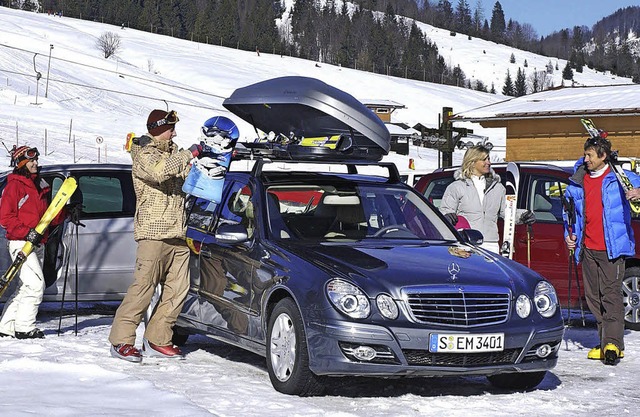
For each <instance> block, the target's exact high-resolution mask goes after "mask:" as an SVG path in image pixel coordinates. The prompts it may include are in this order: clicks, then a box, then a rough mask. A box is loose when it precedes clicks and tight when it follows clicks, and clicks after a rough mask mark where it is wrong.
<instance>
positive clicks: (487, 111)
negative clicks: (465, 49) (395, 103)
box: [454, 84, 640, 122]
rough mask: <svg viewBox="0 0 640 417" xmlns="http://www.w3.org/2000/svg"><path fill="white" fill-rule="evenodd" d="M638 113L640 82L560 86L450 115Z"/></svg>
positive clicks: (472, 117)
mask: <svg viewBox="0 0 640 417" xmlns="http://www.w3.org/2000/svg"><path fill="white" fill-rule="evenodd" d="M605 115H606V116H639V115H640V85H638V84H624V85H606V86H594V87H564V88H557V89H553V90H546V91H542V92H540V93H535V94H529V95H526V96H522V97H517V98H512V99H509V100H505V101H501V102H499V103H495V104H490V105H487V106H483V107H478V108H475V109H472V110H469V111H465V112H461V113H458V114H456V115H454V119H457V120H464V121H471V122H480V121H488V120H509V119H526V118H528V119H537V118H540V119H542V118H544V119H548V118H557V117H570V116H574V117H593V116H605Z"/></svg>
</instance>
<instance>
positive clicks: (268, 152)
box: [233, 143, 401, 182]
mask: <svg viewBox="0 0 640 417" xmlns="http://www.w3.org/2000/svg"><path fill="white" fill-rule="evenodd" d="M243 145H244V146H242V147H238V146H237V145H236V149H235V150H234V155H233V160H234V161H239V160H255V164H254V165H253V168H252V169H251V176H252V177H258V176H260V175H261V174H262V171H263V167H264V165H265V164H268V163H274V162H286V163H316V164H328V165H329V164H340V165H343V166H346V167H347V173H348V174H358V168H357V167H358V166H379V167H382V168H386V169H387V170H388V172H389V177H388V182H401V178H400V173H399V172H398V167H397V166H396V165H395V164H394V163H392V162H379V161H377V160H372V159H371V155H370V154H367V156H366V157H360V158H358V157H357V156H358V155H356V156H355V157H354V155H352V154H338V153H336V151H335V150H334V149H328V148H321V147H305V146H299V145H292V144H289V145H277V144H273V143H243Z"/></svg>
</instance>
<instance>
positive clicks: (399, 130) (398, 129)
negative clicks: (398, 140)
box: [384, 123, 420, 136]
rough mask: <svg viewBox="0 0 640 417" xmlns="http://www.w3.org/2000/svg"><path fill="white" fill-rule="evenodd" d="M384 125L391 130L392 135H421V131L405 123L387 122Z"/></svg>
mask: <svg viewBox="0 0 640 417" xmlns="http://www.w3.org/2000/svg"><path fill="white" fill-rule="evenodd" d="M384 125H385V126H386V127H387V129H388V130H389V133H390V134H391V136H413V135H415V136H420V132H418V131H417V130H415V129H413V128H411V127H409V126H407V125H405V124H396V123H385V124H384ZM405 126H406V127H405Z"/></svg>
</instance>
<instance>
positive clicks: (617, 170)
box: [580, 119, 640, 215]
mask: <svg viewBox="0 0 640 417" xmlns="http://www.w3.org/2000/svg"><path fill="white" fill-rule="evenodd" d="M580 122H581V123H582V125H583V126H584V128H585V129H587V132H589V136H591V137H592V138H604V139H606V137H607V132H605V131H603V130H601V129H598V128H597V127H596V125H595V123H593V121H592V120H591V119H580ZM609 167H610V168H611V171H612V172H613V173H614V174H615V176H616V179H617V180H618V182H619V183H620V185H621V186H622V189H623V190H624V191H629V190H632V189H633V188H634V187H633V184H632V183H631V181H630V180H629V177H627V174H626V173H625V172H624V169H622V166H620V164H619V163H618V152H617V151H614V152H612V153H611V158H609ZM629 204H630V206H631V211H632V212H633V213H634V214H636V215H637V214H640V202H637V201H629Z"/></svg>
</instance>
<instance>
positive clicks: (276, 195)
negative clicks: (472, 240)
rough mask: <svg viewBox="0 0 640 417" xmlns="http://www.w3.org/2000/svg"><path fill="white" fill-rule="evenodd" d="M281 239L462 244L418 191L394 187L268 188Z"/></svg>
mask: <svg viewBox="0 0 640 417" xmlns="http://www.w3.org/2000/svg"><path fill="white" fill-rule="evenodd" d="M266 198H267V208H268V221H269V228H270V231H271V234H272V237H273V238H275V239H298V240H314V241H317V240H344V239H348V240H362V239H408V240H456V236H455V235H454V233H453V232H452V231H451V229H450V228H449V227H448V226H447V224H445V222H444V221H442V220H441V219H440V218H439V217H438V215H437V214H436V213H435V212H434V211H433V210H432V209H431V208H430V207H429V205H427V204H426V203H425V202H424V201H423V200H422V199H421V198H420V197H419V196H418V195H417V194H416V193H415V192H414V191H413V190H411V189H407V188H404V187H397V186H392V185H388V184H375V185H356V184H349V185H341V186H339V187H335V186H327V185H320V184H304V185H295V186H291V185H290V186H272V187H269V188H268V189H267V197H266Z"/></svg>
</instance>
